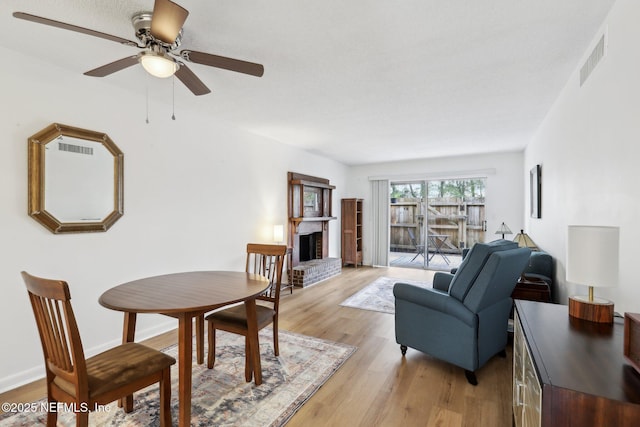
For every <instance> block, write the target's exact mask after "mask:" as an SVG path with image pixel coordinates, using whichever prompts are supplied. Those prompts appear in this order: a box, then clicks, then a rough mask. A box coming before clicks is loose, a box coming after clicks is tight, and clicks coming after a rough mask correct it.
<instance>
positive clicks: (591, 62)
mask: <svg viewBox="0 0 640 427" xmlns="http://www.w3.org/2000/svg"><path fill="white" fill-rule="evenodd" d="M604 39H605V34H603V35H602V37H600V40H599V41H598V44H597V45H596V47H594V48H593V51H592V52H591V55H589V58H587V62H585V63H584V65H583V66H582V68H581V69H580V86H582V85H583V84H584V82H586V81H587V79H588V78H589V76H590V75H591V73H592V72H593V70H594V69H595V68H596V66H597V65H598V63H599V62H600V61H601V60H602V58H604V55H605V53H606V52H605V47H606V44H605V40H604Z"/></svg>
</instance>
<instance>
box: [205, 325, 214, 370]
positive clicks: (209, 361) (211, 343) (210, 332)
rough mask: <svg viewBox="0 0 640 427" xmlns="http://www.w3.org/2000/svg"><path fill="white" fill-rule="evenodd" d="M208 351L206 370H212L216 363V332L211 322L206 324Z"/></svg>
mask: <svg viewBox="0 0 640 427" xmlns="http://www.w3.org/2000/svg"><path fill="white" fill-rule="evenodd" d="M207 330H208V333H207V335H208V338H209V351H208V352H207V368H209V369H212V368H213V364H214V363H216V330H215V329H214V328H213V322H211V321H209V322H207Z"/></svg>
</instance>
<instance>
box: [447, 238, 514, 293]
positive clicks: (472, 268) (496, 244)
mask: <svg viewBox="0 0 640 427" xmlns="http://www.w3.org/2000/svg"><path fill="white" fill-rule="evenodd" d="M517 247H518V244H517V243H516V242H512V241H510V240H503V239H499V240H494V241H493V242H490V243H476V244H475V245H473V247H472V248H471V250H470V251H469V253H468V254H467V256H466V257H465V258H464V260H463V261H462V264H460V267H458V270H457V271H456V274H455V276H453V279H452V280H451V285H450V286H449V295H451V296H452V297H454V298H455V299H457V300H458V301H464V299H465V297H466V296H467V293H468V292H469V288H470V287H471V285H472V284H473V282H474V281H475V279H476V277H478V274H480V271H481V270H482V267H484V265H485V264H486V262H487V259H489V256H490V255H491V254H492V253H494V252H498V251H504V250H507V249H515V248H517Z"/></svg>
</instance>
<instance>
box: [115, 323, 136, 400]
mask: <svg viewBox="0 0 640 427" xmlns="http://www.w3.org/2000/svg"><path fill="white" fill-rule="evenodd" d="M135 339H136V313H129V312H125V313H124V326H123V327H122V343H123V344H124V343H128V342H134V341H135ZM118 406H120V407H124V411H125V412H131V411H133V395H132V394H130V395H128V396H126V397H123V398H122V399H121V400H120V401H119V402H118Z"/></svg>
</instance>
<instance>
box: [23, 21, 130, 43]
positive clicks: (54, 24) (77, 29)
mask: <svg viewBox="0 0 640 427" xmlns="http://www.w3.org/2000/svg"><path fill="white" fill-rule="evenodd" d="M13 16H14V17H15V18H19V19H24V20H25V21H31V22H37V23H38V24H44V25H49V26H51V27H57V28H62V29H63V30H69V31H75V32H78V33H82V34H88V35H90V36H94V37H100V38H101V39H107V40H111V41H114V42H117V43H122V44H124V45H128V46H135V47H140V46H138V43H136V42H134V41H131V40H127V39H123V38H122V37H118V36H112V35H111V34H107V33H101V32H100V31H94V30H90V29H88V28H84V27H78V26H77V25H71V24H67V23H64V22H60V21H54V20H53V19H48V18H43V17H41V16H36V15H30V14H28V13H24V12H13Z"/></svg>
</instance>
